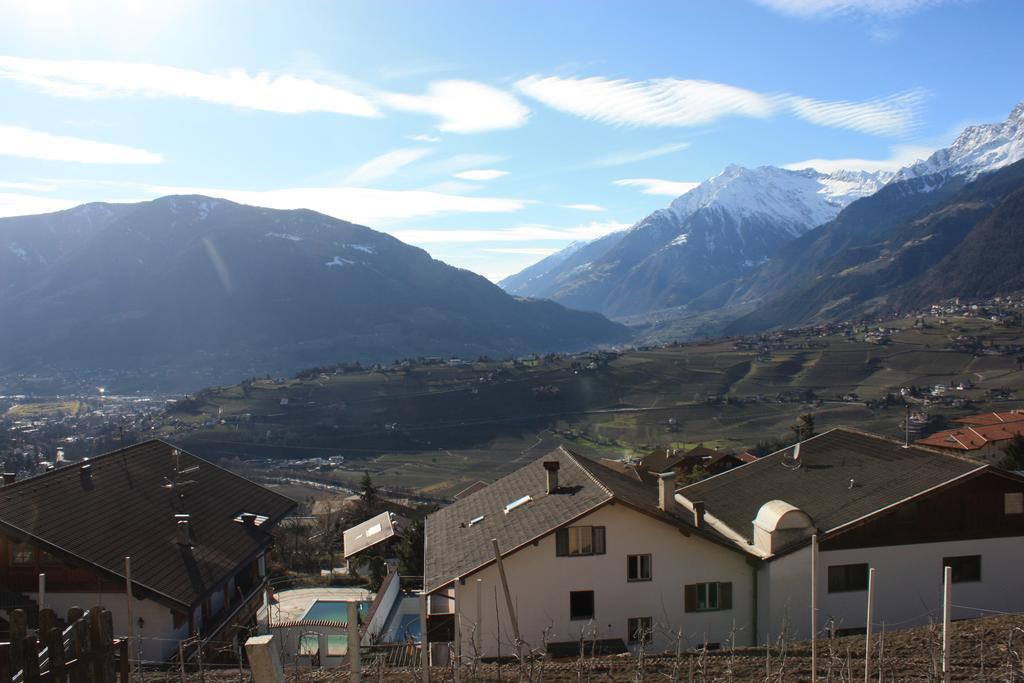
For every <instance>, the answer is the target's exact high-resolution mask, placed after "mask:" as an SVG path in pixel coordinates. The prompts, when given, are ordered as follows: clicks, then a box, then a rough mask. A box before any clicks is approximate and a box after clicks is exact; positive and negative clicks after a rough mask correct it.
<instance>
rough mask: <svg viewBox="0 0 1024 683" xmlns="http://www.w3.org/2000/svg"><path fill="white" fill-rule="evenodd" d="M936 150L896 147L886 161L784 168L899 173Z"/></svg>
mask: <svg viewBox="0 0 1024 683" xmlns="http://www.w3.org/2000/svg"><path fill="white" fill-rule="evenodd" d="M934 151H935V150H934V149H933V148H931V147H925V146H922V145H896V146H895V147H893V148H892V149H891V150H890V154H889V157H888V158H886V159H862V158H858V157H847V158H845V159H805V160H803V161H794V162H792V163H789V164H785V165H784V166H783V168H789V169H793V170H800V169H803V168H814V169H817V170H819V171H821V172H822V173H832V172H834V171H839V170H846V171H869V172H874V171H898V170H899V169H901V168H903V167H904V166H909V165H910V164H912V163H914V162H915V161H918V160H919V159H927V158H928V157H929V156H931V154H932V152H934Z"/></svg>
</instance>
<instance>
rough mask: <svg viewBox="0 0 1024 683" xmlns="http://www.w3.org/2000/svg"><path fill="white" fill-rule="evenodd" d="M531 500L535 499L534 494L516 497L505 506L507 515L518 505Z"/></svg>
mask: <svg viewBox="0 0 1024 683" xmlns="http://www.w3.org/2000/svg"><path fill="white" fill-rule="evenodd" d="M531 500H533V496H523V497H522V498H516V499H515V500H513V501H512V502H511V503H509V504H508V505H506V506H505V514H506V515H507V514H508V513H510V512H512V511H513V510H515V509H516V508H517V507H519V506H520V505H526V504H527V503H529V502H530V501H531Z"/></svg>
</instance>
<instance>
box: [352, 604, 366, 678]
mask: <svg viewBox="0 0 1024 683" xmlns="http://www.w3.org/2000/svg"><path fill="white" fill-rule="evenodd" d="M359 645H360V642H359V603H357V602H350V603H348V661H349V666H350V670H351V672H352V675H351V676H350V677H349V680H350V681H352V683H359V677H360V674H361V673H362V670H363V668H362V662H360V659H359Z"/></svg>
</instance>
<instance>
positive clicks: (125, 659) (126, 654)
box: [118, 640, 132, 683]
mask: <svg viewBox="0 0 1024 683" xmlns="http://www.w3.org/2000/svg"><path fill="white" fill-rule="evenodd" d="M118 651H119V654H120V656H121V667H120V669H121V683H128V681H130V680H131V677H132V668H131V666H132V660H131V648H130V647H128V641H127V640H122V641H121V642H120V643H118Z"/></svg>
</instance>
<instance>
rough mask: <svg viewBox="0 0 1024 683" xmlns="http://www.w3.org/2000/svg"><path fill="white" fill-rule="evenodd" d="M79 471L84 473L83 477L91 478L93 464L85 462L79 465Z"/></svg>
mask: <svg viewBox="0 0 1024 683" xmlns="http://www.w3.org/2000/svg"><path fill="white" fill-rule="evenodd" d="M78 471H79V473H80V474H81V475H82V479H91V478H92V465H91V464H89V463H87V462H83V463H82V464H81V465H79V466H78Z"/></svg>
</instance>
